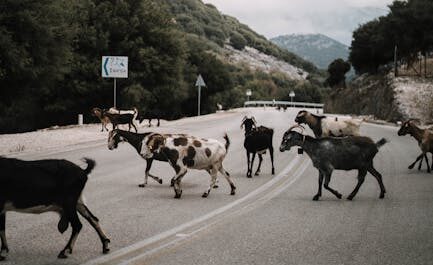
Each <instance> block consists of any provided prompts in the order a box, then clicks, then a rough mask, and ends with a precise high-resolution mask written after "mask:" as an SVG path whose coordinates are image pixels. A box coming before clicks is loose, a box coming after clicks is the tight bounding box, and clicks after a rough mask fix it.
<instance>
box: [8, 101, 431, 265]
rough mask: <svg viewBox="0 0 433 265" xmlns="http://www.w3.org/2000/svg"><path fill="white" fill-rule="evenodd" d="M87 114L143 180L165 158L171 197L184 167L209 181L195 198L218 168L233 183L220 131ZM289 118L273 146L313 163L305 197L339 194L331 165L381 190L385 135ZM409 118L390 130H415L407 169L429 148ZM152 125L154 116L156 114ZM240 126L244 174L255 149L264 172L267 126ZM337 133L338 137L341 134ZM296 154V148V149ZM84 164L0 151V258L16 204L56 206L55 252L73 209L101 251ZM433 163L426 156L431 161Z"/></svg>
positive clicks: (425, 134)
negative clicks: (140, 129)
mask: <svg viewBox="0 0 433 265" xmlns="http://www.w3.org/2000/svg"><path fill="white" fill-rule="evenodd" d="M92 112H93V113H94V115H95V116H97V117H98V118H100V120H101V123H102V130H104V128H105V129H106V130H107V131H108V129H107V128H106V125H107V123H109V122H110V123H112V125H113V130H111V131H110V132H109V136H108V148H109V149H110V150H113V149H116V148H117V146H118V144H119V143H120V142H128V143H129V144H130V145H132V146H133V147H134V148H135V150H136V151H137V153H138V154H139V155H140V156H141V157H143V158H144V159H145V160H146V162H147V164H146V170H145V178H144V183H143V184H140V185H139V186H140V187H145V186H146V185H147V179H148V177H149V176H150V177H151V178H153V179H154V180H155V181H157V182H159V183H160V184H162V179H161V178H159V177H157V176H154V175H152V174H150V172H149V171H150V168H151V165H152V161H153V160H158V161H165V162H168V163H169V164H170V165H171V166H172V167H173V169H174V171H175V176H174V177H173V178H172V179H171V186H172V187H173V188H174V192H175V198H180V197H181V195H182V188H181V180H182V178H183V177H184V176H185V174H186V173H187V170H188V169H202V170H206V171H207V172H208V173H209V174H210V176H211V181H210V185H209V187H208V188H207V189H206V190H205V192H204V193H203V195H202V197H207V196H208V195H209V193H210V191H211V190H212V189H213V188H216V187H217V182H216V181H217V174H218V172H219V173H220V174H222V175H223V176H224V177H225V178H226V180H227V182H228V183H229V185H230V188H231V191H230V194H231V195H234V194H235V192H236V186H235V185H234V183H233V181H232V180H231V177H230V174H229V173H228V172H227V170H226V169H225V168H224V167H223V160H224V158H225V156H226V154H227V151H228V148H229V146H230V140H229V138H228V136H227V135H225V136H224V139H225V143H221V142H219V141H217V140H214V139H205V138H199V137H194V136H189V135H185V134H162V133H153V132H146V133H137V128H136V126H135V124H134V120H135V119H136V118H137V110H136V109H135V110H133V111H129V112H120V111H118V110H108V111H104V110H101V109H98V108H94V109H93V110H92ZM295 122H296V125H294V126H292V127H290V129H288V130H287V131H286V132H285V133H284V136H283V139H282V142H281V146H280V151H281V152H284V151H288V150H290V149H291V147H292V146H299V147H300V148H301V149H300V150H301V151H303V150H305V152H306V153H307V154H308V156H309V157H310V158H311V160H312V162H313V166H314V167H315V168H317V169H318V171H319V187H318V191H317V193H316V195H315V196H314V197H313V200H318V199H319V198H320V197H321V195H322V183H323V181H324V183H323V186H324V187H325V189H327V190H328V191H330V192H331V193H332V194H334V195H335V196H336V197H337V198H339V199H341V197H342V195H341V194H340V193H339V192H338V191H336V190H334V189H332V188H331V187H329V182H330V180H331V174H332V171H333V170H334V169H341V170H352V169H357V170H358V183H357V185H356V187H355V189H354V190H353V191H352V193H351V194H350V195H349V196H348V199H349V200H352V199H353V198H354V197H355V195H356V194H357V192H358V190H359V188H360V187H361V185H362V183H363V182H364V178H365V176H366V174H367V172H370V173H371V174H372V175H373V176H374V177H375V178H376V180H377V181H378V183H379V186H380V196H379V197H380V198H384V196H385V192H386V190H385V187H384V184H383V182H382V176H381V174H380V173H379V172H378V171H377V170H376V169H375V168H374V166H373V158H374V157H375V155H376V154H377V152H378V149H379V148H380V147H381V146H382V145H384V144H385V143H386V140H385V139H383V138H382V139H381V140H379V141H378V142H376V143H375V142H373V141H372V140H371V139H370V138H368V137H364V136H359V127H360V124H361V123H362V120H353V119H352V120H340V121H339V120H337V119H335V118H330V117H326V116H317V115H314V114H312V113H309V112H307V111H300V112H299V113H298V115H297V116H296V119H295ZM415 123H416V121H414V120H409V121H407V122H405V123H403V125H402V126H401V128H400V130H399V132H398V135H405V134H410V135H412V136H413V137H415V138H416V139H417V141H418V143H419V145H420V147H421V150H422V153H421V154H420V156H419V157H418V158H417V159H416V161H415V162H414V163H413V164H411V165H410V166H409V168H413V167H414V165H415V163H416V162H417V161H420V165H419V168H420V167H421V163H422V160H423V158H425V159H426V161H427V167H428V171H430V167H429V164H428V159H427V156H426V153H427V152H432V151H433V150H432V148H433V145H431V144H430V143H431V141H432V139H433V133H431V132H430V131H429V130H423V129H421V128H419V127H417V126H416V124H415ZM118 124H128V125H129V130H130V129H131V127H133V128H134V129H135V131H136V132H135V133H133V132H130V131H125V130H120V129H117V128H116V127H117V125H118ZM301 124H307V125H308V126H309V127H310V128H311V129H312V131H313V133H314V135H315V138H314V137H311V136H309V135H305V134H303V131H304V127H303V126H302V125H301ZM158 125H159V121H158ZM242 127H244V129H245V139H244V147H245V149H246V153H247V168H248V169H247V177H249V178H251V177H252V171H253V163H254V159H255V156H256V154H257V155H258V158H259V165H258V167H257V170H256V171H255V175H258V174H259V173H260V167H261V164H262V161H263V157H262V156H263V154H264V153H265V152H266V151H267V150H269V153H270V157H271V163H272V174H275V169H274V159H273V158H274V157H273V151H274V150H273V145H272V138H273V134H274V131H273V129H270V128H267V127H264V126H257V125H256V121H255V119H254V117H250V118H248V117H244V119H243V120H242V124H241V128H242ZM342 136H344V137H342ZM301 153H302V152H301ZM84 161H85V162H86V163H87V168H86V169H82V168H80V167H79V166H77V165H76V164H74V163H72V162H69V161H67V160H55V159H50V160H36V161H23V160H19V159H14V158H5V157H0V168H1V169H2V170H1V173H0V239H1V252H0V260H4V259H5V257H4V256H2V255H1V254H2V253H3V252H8V251H9V249H8V244H7V241H6V233H5V223H6V212H7V211H17V212H25V213H36V214H39V213H43V212H47V211H54V212H57V213H59V215H60V220H59V222H58V230H59V231H60V232H61V233H63V232H65V231H66V230H67V228H68V226H69V224H70V225H71V227H72V234H71V236H70V239H69V241H68V242H67V245H66V246H65V247H64V248H63V249H62V250H61V251H60V253H59V254H58V257H59V258H66V257H67V256H66V253H72V249H73V247H74V243H75V241H76V239H77V236H78V234H79V232H80V230H81V228H82V224H81V222H80V220H79V218H78V214H80V215H81V216H83V217H84V218H85V219H86V220H87V221H88V222H89V223H90V224H91V226H92V227H93V228H94V229H95V230H96V232H97V233H98V235H99V238H100V240H101V243H102V251H103V253H107V252H109V248H108V243H109V242H110V240H109V239H108V238H107V236H106V235H105V234H104V232H103V231H102V229H101V227H100V225H99V223H98V218H97V217H96V216H95V215H93V214H92V212H91V211H90V210H89V208H88V207H87V206H86V205H85V203H84V199H83V195H82V192H83V189H84V187H85V184H86V182H87V179H88V174H89V173H90V172H91V171H92V169H93V168H94V166H95V161H94V160H92V159H89V158H84ZM432 166H433V163H432Z"/></svg>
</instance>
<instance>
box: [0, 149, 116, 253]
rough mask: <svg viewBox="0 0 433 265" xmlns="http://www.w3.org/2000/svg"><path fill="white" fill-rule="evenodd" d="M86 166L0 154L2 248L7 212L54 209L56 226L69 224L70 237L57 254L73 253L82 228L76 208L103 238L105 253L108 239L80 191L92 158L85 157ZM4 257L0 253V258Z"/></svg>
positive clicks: (63, 228) (4, 248) (5, 246)
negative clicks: (6, 156) (56, 220)
mask: <svg viewBox="0 0 433 265" xmlns="http://www.w3.org/2000/svg"><path fill="white" fill-rule="evenodd" d="M84 160H85V162H86V163H87V168H86V169H84V170H83V169H81V168H80V167H79V166H77V165H75V164H74V163H72V162H69V161H66V160H36V161H23V160H18V159H13V158H4V157H0V168H1V171H0V238H1V243H2V245H1V250H0V254H1V252H3V251H6V252H8V251H9V248H8V244H7V242H6V234H5V224H6V212H7V211H16V212H25V213H35V214H39V213H43V212H48V211H54V212H57V213H59V214H60V221H59V223H58V225H57V228H58V230H59V232H60V233H63V232H65V231H66V229H67V228H68V225H69V224H71V226H72V234H71V237H70V239H69V241H68V243H67V245H66V246H65V248H64V249H63V250H62V251H61V252H60V253H59V255H58V257H59V258H66V257H67V256H66V251H68V252H69V253H72V249H73V247H74V244H75V241H76V239H77V236H78V234H79V232H80V230H81V228H82V226H83V225H82V224H81V222H80V219H79V218H78V215H77V211H78V213H80V215H81V216H83V217H84V218H85V219H86V220H87V221H88V222H89V223H90V224H91V225H92V226H93V228H94V229H95V230H96V232H97V233H98V235H99V238H100V240H101V242H102V252H103V253H107V252H108V251H109V249H108V243H109V242H110V240H109V239H108V238H107V237H106V236H105V234H104V232H102V229H101V227H100V226H99V223H98V218H96V216H94V215H93V214H92V212H90V210H89V208H87V206H86V205H85V204H84V201H83V198H82V192H83V189H84V186H85V185H86V182H87V175H88V174H89V173H90V172H91V171H92V169H93V168H94V166H95V161H93V160H92V159H88V158H85V159H84ZM4 259H5V258H4V257H3V256H1V255H0V260H4Z"/></svg>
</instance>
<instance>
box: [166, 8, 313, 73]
mask: <svg viewBox="0 0 433 265" xmlns="http://www.w3.org/2000/svg"><path fill="white" fill-rule="evenodd" d="M162 2H164V3H165V4H166V5H167V6H168V8H169V12H170V13H172V15H173V16H174V19H175V21H176V23H177V24H178V25H179V27H180V29H181V30H182V31H184V32H186V33H188V34H192V35H195V36H199V37H200V40H201V41H202V42H203V45H206V46H208V48H210V49H211V50H212V51H213V52H216V53H217V54H221V53H223V52H227V51H229V52H230V50H231V49H228V50H227V49H225V48H224V47H225V46H226V45H230V46H232V47H234V48H235V49H237V50H241V51H242V50H243V49H244V47H251V48H254V49H256V50H257V51H259V52H261V53H263V54H265V55H268V56H273V57H275V58H276V59H277V60H280V61H284V62H286V63H288V64H290V65H293V66H294V67H296V68H300V69H302V70H304V71H305V72H309V73H317V72H318V69H317V68H316V67H315V66H314V65H313V64H312V63H311V62H308V61H306V60H304V59H302V58H301V57H299V56H297V55H295V54H294V53H291V52H288V51H287V50H284V49H281V48H280V47H278V46H277V45H275V44H274V43H272V42H270V41H269V40H267V39H266V38H265V37H264V36H261V35H259V34H257V33H256V32H254V31H253V30H252V29H250V28H249V27H248V26H247V25H245V24H242V23H240V22H239V21H238V20H237V19H236V18H234V17H231V16H228V15H224V14H222V13H221V12H220V11H219V10H218V9H217V8H216V7H215V6H213V5H212V4H204V3H203V2H202V1H200V0H163V1H162Z"/></svg>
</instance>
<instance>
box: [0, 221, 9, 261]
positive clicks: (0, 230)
mask: <svg viewBox="0 0 433 265" xmlns="http://www.w3.org/2000/svg"><path fill="white" fill-rule="evenodd" d="M5 229H6V214H5V213H3V214H0V239H1V244H2V245H1V249H0V261H2V260H4V259H5V257H3V256H2V255H1V254H2V253H3V251H5V252H6V253H9V247H8V243H7V241H6V232H5Z"/></svg>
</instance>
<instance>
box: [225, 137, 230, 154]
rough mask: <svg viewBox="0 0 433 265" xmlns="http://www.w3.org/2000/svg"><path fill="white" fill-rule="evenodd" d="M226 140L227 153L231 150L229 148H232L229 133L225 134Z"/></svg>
mask: <svg viewBox="0 0 433 265" xmlns="http://www.w3.org/2000/svg"><path fill="white" fill-rule="evenodd" d="M224 140H226V145H225V147H226V151H228V150H229V146H230V139H229V137H228V136H227V133H225V134H224Z"/></svg>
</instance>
